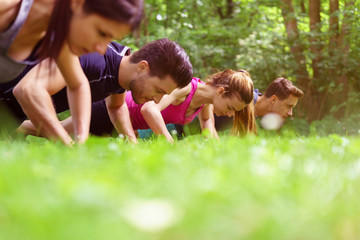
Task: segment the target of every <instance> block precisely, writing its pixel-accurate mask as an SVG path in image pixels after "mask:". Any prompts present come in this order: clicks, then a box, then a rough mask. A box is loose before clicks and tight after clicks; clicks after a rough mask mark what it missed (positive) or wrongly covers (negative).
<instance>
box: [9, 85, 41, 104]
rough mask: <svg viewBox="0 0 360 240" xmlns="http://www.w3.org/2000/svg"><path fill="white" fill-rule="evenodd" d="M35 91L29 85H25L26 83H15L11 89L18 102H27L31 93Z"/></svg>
mask: <svg viewBox="0 0 360 240" xmlns="http://www.w3.org/2000/svg"><path fill="white" fill-rule="evenodd" d="M35 92H36V91H33V90H32V89H31V87H27V86H26V85H23V84H17V85H16V86H15V87H14V89H13V94H14V96H15V98H16V99H17V101H18V102H19V103H20V104H23V103H26V102H29V101H30V99H31V95H32V93H35Z"/></svg>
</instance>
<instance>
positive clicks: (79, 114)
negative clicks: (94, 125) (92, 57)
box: [67, 82, 91, 143]
mask: <svg viewBox="0 0 360 240" xmlns="http://www.w3.org/2000/svg"><path fill="white" fill-rule="evenodd" d="M67 95H68V102H69V107H70V113H71V116H72V123H73V133H74V138H75V140H76V141H77V142H80V143H82V142H84V141H85V140H86V139H87V138H88V136H89V128H90V115H91V95H90V86H89V84H88V83H87V82H84V83H82V84H80V85H79V86H77V87H76V88H73V89H72V88H70V87H68V88H67Z"/></svg>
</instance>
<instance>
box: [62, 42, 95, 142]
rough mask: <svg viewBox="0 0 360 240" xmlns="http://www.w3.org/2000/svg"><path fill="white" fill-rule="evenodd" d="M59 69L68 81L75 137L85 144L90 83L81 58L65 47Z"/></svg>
mask: <svg viewBox="0 0 360 240" xmlns="http://www.w3.org/2000/svg"><path fill="white" fill-rule="evenodd" d="M57 64H58V67H59V69H60V71H61V73H62V75H63V77H64V79H65V81H66V85H67V96H68V102H69V107H70V112H71V116H72V119H73V124H74V137H75V141H77V142H80V143H82V142H84V141H85V140H86V139H87V138H88V136H89V128H90V115H91V93H90V86H89V82H88V80H87V78H86V76H85V74H84V72H83V70H82V68H81V65H80V61H79V58H78V57H77V56H75V55H73V54H72V53H71V52H70V49H69V47H68V45H67V44H65V45H64V47H63V49H62V51H61V53H60V55H59V57H58V59H57Z"/></svg>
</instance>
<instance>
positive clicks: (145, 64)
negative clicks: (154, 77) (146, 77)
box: [136, 60, 149, 73]
mask: <svg viewBox="0 0 360 240" xmlns="http://www.w3.org/2000/svg"><path fill="white" fill-rule="evenodd" d="M147 70H149V63H148V62H147V61H145V60H141V61H140V62H139V63H138V64H137V67H136V71H137V73H142V72H144V71H147Z"/></svg>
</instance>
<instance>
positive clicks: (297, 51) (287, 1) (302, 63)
mask: <svg viewBox="0 0 360 240" xmlns="http://www.w3.org/2000/svg"><path fill="white" fill-rule="evenodd" d="M281 2H282V4H281V13H282V15H283V18H284V24H285V28H286V33H287V38H288V42H289V47H290V52H291V54H292V55H293V56H294V59H295V62H296V63H297V69H296V71H295V74H296V79H297V83H298V85H299V87H300V88H301V89H302V90H304V94H305V97H304V99H303V100H302V101H300V102H299V108H301V109H302V110H303V111H302V112H307V117H308V119H312V118H313V117H312V98H311V96H312V95H311V88H310V86H311V83H310V77H309V72H308V70H307V69H306V60H305V56H304V53H303V48H302V46H301V44H300V39H299V30H298V27H297V21H296V18H295V12H294V7H293V4H292V1H291V0H281Z"/></svg>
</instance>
